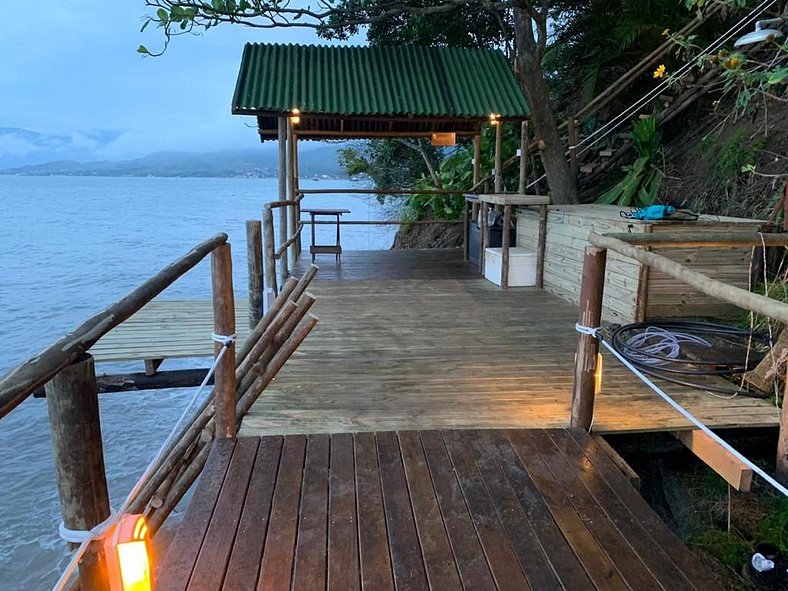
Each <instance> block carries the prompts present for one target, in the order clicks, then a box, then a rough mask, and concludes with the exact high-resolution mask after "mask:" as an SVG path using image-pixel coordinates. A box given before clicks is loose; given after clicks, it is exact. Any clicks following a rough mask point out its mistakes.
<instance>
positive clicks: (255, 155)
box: [0, 145, 344, 178]
mask: <svg viewBox="0 0 788 591" xmlns="http://www.w3.org/2000/svg"><path fill="white" fill-rule="evenodd" d="M265 148H268V149H262V147H261V149H260V150H253V149H250V150H223V151H220V152H205V153H194V152H156V153H154V154H149V155H148V156H144V157H142V158H135V159H133V160H122V161H119V162H111V161H97V162H75V161H71V160H60V161H55V162H45V163H43V164H30V165H26V166H18V167H14V168H7V169H4V170H0V174H6V175H18V176H130V177H148V176H157V177H234V178H238V177H243V178H260V177H272V176H276V174H277V170H278V168H277V167H278V161H277V157H276V152H275V150H273V149H271V148H270V147H269V146H265ZM337 150H338V147H337V146H334V145H326V146H320V147H316V148H313V149H311V150H304V151H303V152H301V153H300V157H299V161H298V168H299V174H300V175H301V176H302V177H304V176H307V177H308V176H328V177H339V176H344V173H343V171H342V169H341V168H340V166H339V163H338V162H337Z"/></svg>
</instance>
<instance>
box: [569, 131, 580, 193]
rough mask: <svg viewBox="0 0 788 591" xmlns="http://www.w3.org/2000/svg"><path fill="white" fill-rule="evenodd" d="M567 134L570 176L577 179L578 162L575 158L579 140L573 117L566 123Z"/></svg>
mask: <svg viewBox="0 0 788 591" xmlns="http://www.w3.org/2000/svg"><path fill="white" fill-rule="evenodd" d="M567 133H568V135H569V168H570V170H571V171H572V176H574V177H575V178H577V175H578V174H579V173H580V160H578V158H577V142H578V141H579V139H580V138H579V137H578V134H577V121H576V120H575V118H574V116H572V117H570V118H569V120H568V121H567Z"/></svg>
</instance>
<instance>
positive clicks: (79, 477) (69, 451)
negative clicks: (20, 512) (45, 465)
mask: <svg viewBox="0 0 788 591" xmlns="http://www.w3.org/2000/svg"><path fill="white" fill-rule="evenodd" d="M45 390H46V394H47V408H48V409H49V427H50V430H51V435H52V456H53V459H54V461H55V473H56V476H57V487H58V492H59V494H60V510H61V512H62V514H63V523H64V524H65V526H66V527H67V528H69V529H73V530H85V531H86V530H90V529H91V528H93V527H95V526H96V525H98V524H99V523H101V522H102V521H104V520H106V519H107V518H108V517H109V514H110V508H109V492H108V490H107V476H106V472H105V470H104V448H103V444H102V440H101V420H100V417H99V406H98V386H97V385H96V367H95V364H94V362H93V356H91V355H90V354H88V353H83V354H82V355H81V356H80V357H79V358H77V360H76V361H74V362H73V363H72V364H70V365H67V366H66V367H65V368H63V369H62V370H61V371H60V372H59V373H57V374H55V376H54V377H53V378H52V380H51V381H50V382H49V383H47V385H46V387H45ZM79 581H80V585H81V588H82V589H96V590H99V591H101V590H104V589H108V581H107V580H106V565H105V564H104V555H103V550H102V544H101V542H100V541H97V542H94V543H93V544H91V547H90V548H89V549H88V550H87V552H86V553H85V555H84V557H83V559H82V561H81V562H80V563H79Z"/></svg>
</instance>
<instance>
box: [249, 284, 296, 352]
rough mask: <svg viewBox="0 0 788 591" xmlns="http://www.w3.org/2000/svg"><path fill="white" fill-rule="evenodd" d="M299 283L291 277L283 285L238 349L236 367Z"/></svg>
mask: <svg viewBox="0 0 788 591" xmlns="http://www.w3.org/2000/svg"><path fill="white" fill-rule="evenodd" d="M298 285H299V281H298V280H297V279H296V278H295V277H290V278H289V279H288V280H287V281H286V282H285V284H284V285H283V286H282V291H281V292H279V295H278V296H277V297H276V299H274V301H273V303H272V304H271V305H270V306H269V307H268V310H266V312H265V315H263V317H262V318H261V319H260V322H258V323H257V326H255V327H254V328H253V329H252V332H250V333H249V337H248V338H247V339H246V341H244V344H243V345H241V348H240V349H239V350H238V352H237V354H236V360H235V367H236V368H237V367H239V366H240V365H241V363H243V361H244V359H246V356H247V355H249V352H250V351H251V350H252V347H254V344H255V343H256V342H257V341H258V340H259V339H260V337H261V336H262V334H263V333H264V332H265V330H266V329H267V328H268V325H269V324H271V322H272V321H273V320H274V318H276V316H277V314H279V311H280V310H281V309H282V306H284V304H285V302H287V300H288V298H289V297H290V294H291V293H293V290H294V289H295V288H296V287H297V286H298Z"/></svg>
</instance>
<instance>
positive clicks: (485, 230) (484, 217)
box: [479, 201, 490, 277]
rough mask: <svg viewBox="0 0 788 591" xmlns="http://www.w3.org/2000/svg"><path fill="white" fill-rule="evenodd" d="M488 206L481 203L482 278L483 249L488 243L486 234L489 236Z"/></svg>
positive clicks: (480, 248) (481, 269)
mask: <svg viewBox="0 0 788 591" xmlns="http://www.w3.org/2000/svg"><path fill="white" fill-rule="evenodd" d="M489 208H490V206H489V204H487V203H486V202H484V201H482V202H481V217H482V225H481V237H480V239H479V275H481V276H482V277H484V255H485V249H486V248H487V243H488V238H489V237H488V234H489V231H490V229H489V226H488V225H487V212H488V210H489Z"/></svg>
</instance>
